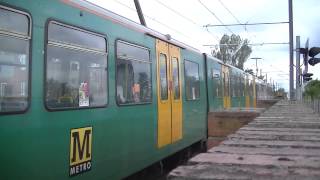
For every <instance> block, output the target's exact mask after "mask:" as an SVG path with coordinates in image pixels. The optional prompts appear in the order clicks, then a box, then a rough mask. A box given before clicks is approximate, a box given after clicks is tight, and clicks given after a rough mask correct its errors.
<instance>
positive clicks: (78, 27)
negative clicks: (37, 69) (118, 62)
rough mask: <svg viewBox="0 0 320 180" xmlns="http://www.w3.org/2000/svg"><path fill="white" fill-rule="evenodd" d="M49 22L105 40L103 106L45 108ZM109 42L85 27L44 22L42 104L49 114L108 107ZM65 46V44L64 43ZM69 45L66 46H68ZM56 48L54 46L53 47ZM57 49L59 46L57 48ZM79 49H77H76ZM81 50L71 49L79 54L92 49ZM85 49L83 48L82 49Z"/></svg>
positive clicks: (60, 22)
mask: <svg viewBox="0 0 320 180" xmlns="http://www.w3.org/2000/svg"><path fill="white" fill-rule="evenodd" d="M51 22H54V23H56V24H58V25H61V26H64V27H66V28H71V29H74V30H78V31H82V32H85V33H89V34H93V35H96V36H99V37H102V38H103V39H104V40H105V43H106V49H105V50H106V52H105V56H106V68H107V70H106V71H107V72H106V76H107V77H106V89H105V90H106V91H107V92H106V103H105V104H104V105H101V106H92V107H90V106H88V107H67V108H66V107H64V108H53V109H52V108H49V107H48V106H47V102H46V93H47V90H48V87H47V83H46V81H47V62H48V46H49V25H50V23H51ZM108 43H109V41H108V37H107V35H106V34H103V33H101V32H97V31H96V30H92V29H88V28H85V27H81V26H78V25H74V24H70V23H67V22H64V21H61V20H57V19H54V18H49V19H47V21H46V25H45V37H44V43H43V45H44V67H43V69H44V71H43V73H44V76H43V77H44V79H43V87H44V90H43V104H44V107H45V109H46V110H47V111H49V112H55V111H72V110H82V109H96V108H106V107H108V105H109V102H110V97H109V44H108ZM66 44H67V43H66ZM68 45H69V44H67V46H68ZM54 47H56V46H54ZM57 47H59V46H57ZM62 48H64V47H62ZM78 48H79V49H78ZM64 49H68V50H70V48H64ZM80 49H81V48H80V47H77V48H75V49H72V50H75V51H80V52H89V53H90V52H91V50H93V49H89V48H87V49H89V51H81V50H80ZM83 49H85V48H83Z"/></svg>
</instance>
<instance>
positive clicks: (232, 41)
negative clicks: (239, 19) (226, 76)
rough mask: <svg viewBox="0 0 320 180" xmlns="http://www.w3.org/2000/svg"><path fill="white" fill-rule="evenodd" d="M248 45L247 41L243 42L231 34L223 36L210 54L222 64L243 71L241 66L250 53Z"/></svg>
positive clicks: (237, 36)
mask: <svg viewBox="0 0 320 180" xmlns="http://www.w3.org/2000/svg"><path fill="white" fill-rule="evenodd" d="M248 44H249V40H248V39H244V40H243V39H241V37H240V36H239V35H235V34H232V35H231V36H229V35H227V34H225V35H223V36H222V38H221V39H220V42H219V47H216V48H215V49H214V50H213V51H212V52H211V53H212V55H213V56H214V57H216V58H218V59H221V60H222V61H223V62H224V63H227V64H231V65H233V66H236V67H238V68H239V69H242V70H243V65H244V63H245V61H246V60H247V59H248V58H249V56H250V54H251V52H252V49H251V47H250V46H249V45H248Z"/></svg>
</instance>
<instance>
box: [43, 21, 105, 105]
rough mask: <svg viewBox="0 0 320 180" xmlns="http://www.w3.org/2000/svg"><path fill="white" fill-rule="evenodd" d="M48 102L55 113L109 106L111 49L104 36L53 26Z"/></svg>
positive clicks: (48, 66)
mask: <svg viewBox="0 0 320 180" xmlns="http://www.w3.org/2000/svg"><path fill="white" fill-rule="evenodd" d="M57 29H59V31H60V34H59V33H57V32H56V30H57ZM70 32H73V33H70ZM66 35H68V36H69V37H67V36H66ZM71 36H72V37H71ZM102 44H104V45H102ZM45 101H46V106H47V108H49V109H52V110H56V109H76V108H86V107H102V106H105V105H106V104H107V49H106V39H105V38H104V37H103V36H101V35H98V34H96V33H93V32H89V31H85V30H82V29H78V28H74V27H71V26H69V25H63V24H61V23H57V22H55V21H51V22H50V23H49V26H48V42H47V59H46V97H45Z"/></svg>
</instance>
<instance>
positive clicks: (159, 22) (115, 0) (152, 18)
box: [113, 0, 197, 42]
mask: <svg viewBox="0 0 320 180" xmlns="http://www.w3.org/2000/svg"><path fill="white" fill-rule="evenodd" d="M113 1H114V2H116V3H118V4H120V5H122V6H124V7H126V8H127V9H130V10H131V11H134V12H136V9H134V8H132V7H130V6H128V5H126V4H124V3H122V2H120V1H118V0H113ZM143 15H144V16H145V17H147V18H148V19H150V20H152V21H154V22H156V23H158V24H160V25H162V26H164V27H166V28H167V29H170V30H171V31H174V32H176V33H178V34H180V35H182V36H184V37H186V38H188V39H190V40H192V41H195V42H196V41H197V40H196V39H193V38H192V37H190V36H188V35H186V34H184V33H182V32H180V31H179V30H177V29H174V28H172V27H170V26H168V25H166V24H164V23H162V22H161V21H158V20H157V19H156V18H154V17H151V16H149V15H147V14H145V13H143Z"/></svg>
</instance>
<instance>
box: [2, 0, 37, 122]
mask: <svg viewBox="0 0 320 180" xmlns="http://www.w3.org/2000/svg"><path fill="white" fill-rule="evenodd" d="M0 9H5V10H8V11H12V12H14V13H18V14H22V15H25V16H26V17H27V18H28V33H27V36H25V35H22V34H19V33H15V32H8V31H5V30H0V36H4V37H12V38H17V39H20V40H27V41H29V42H28V45H29V48H28V56H27V57H28V63H27V64H28V73H27V74H28V79H27V80H28V88H27V90H28V93H27V96H28V97H27V106H26V108H25V109H23V110H20V111H9V112H1V111H0V116H1V115H15V114H25V113H27V112H28V110H29V109H30V106H31V94H32V93H31V90H32V88H31V85H32V77H31V75H32V73H31V72H32V29H33V28H32V27H33V21H32V16H31V13H30V12H29V11H28V10H26V9H23V8H20V7H14V6H11V5H8V4H6V3H1V2H0Z"/></svg>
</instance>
